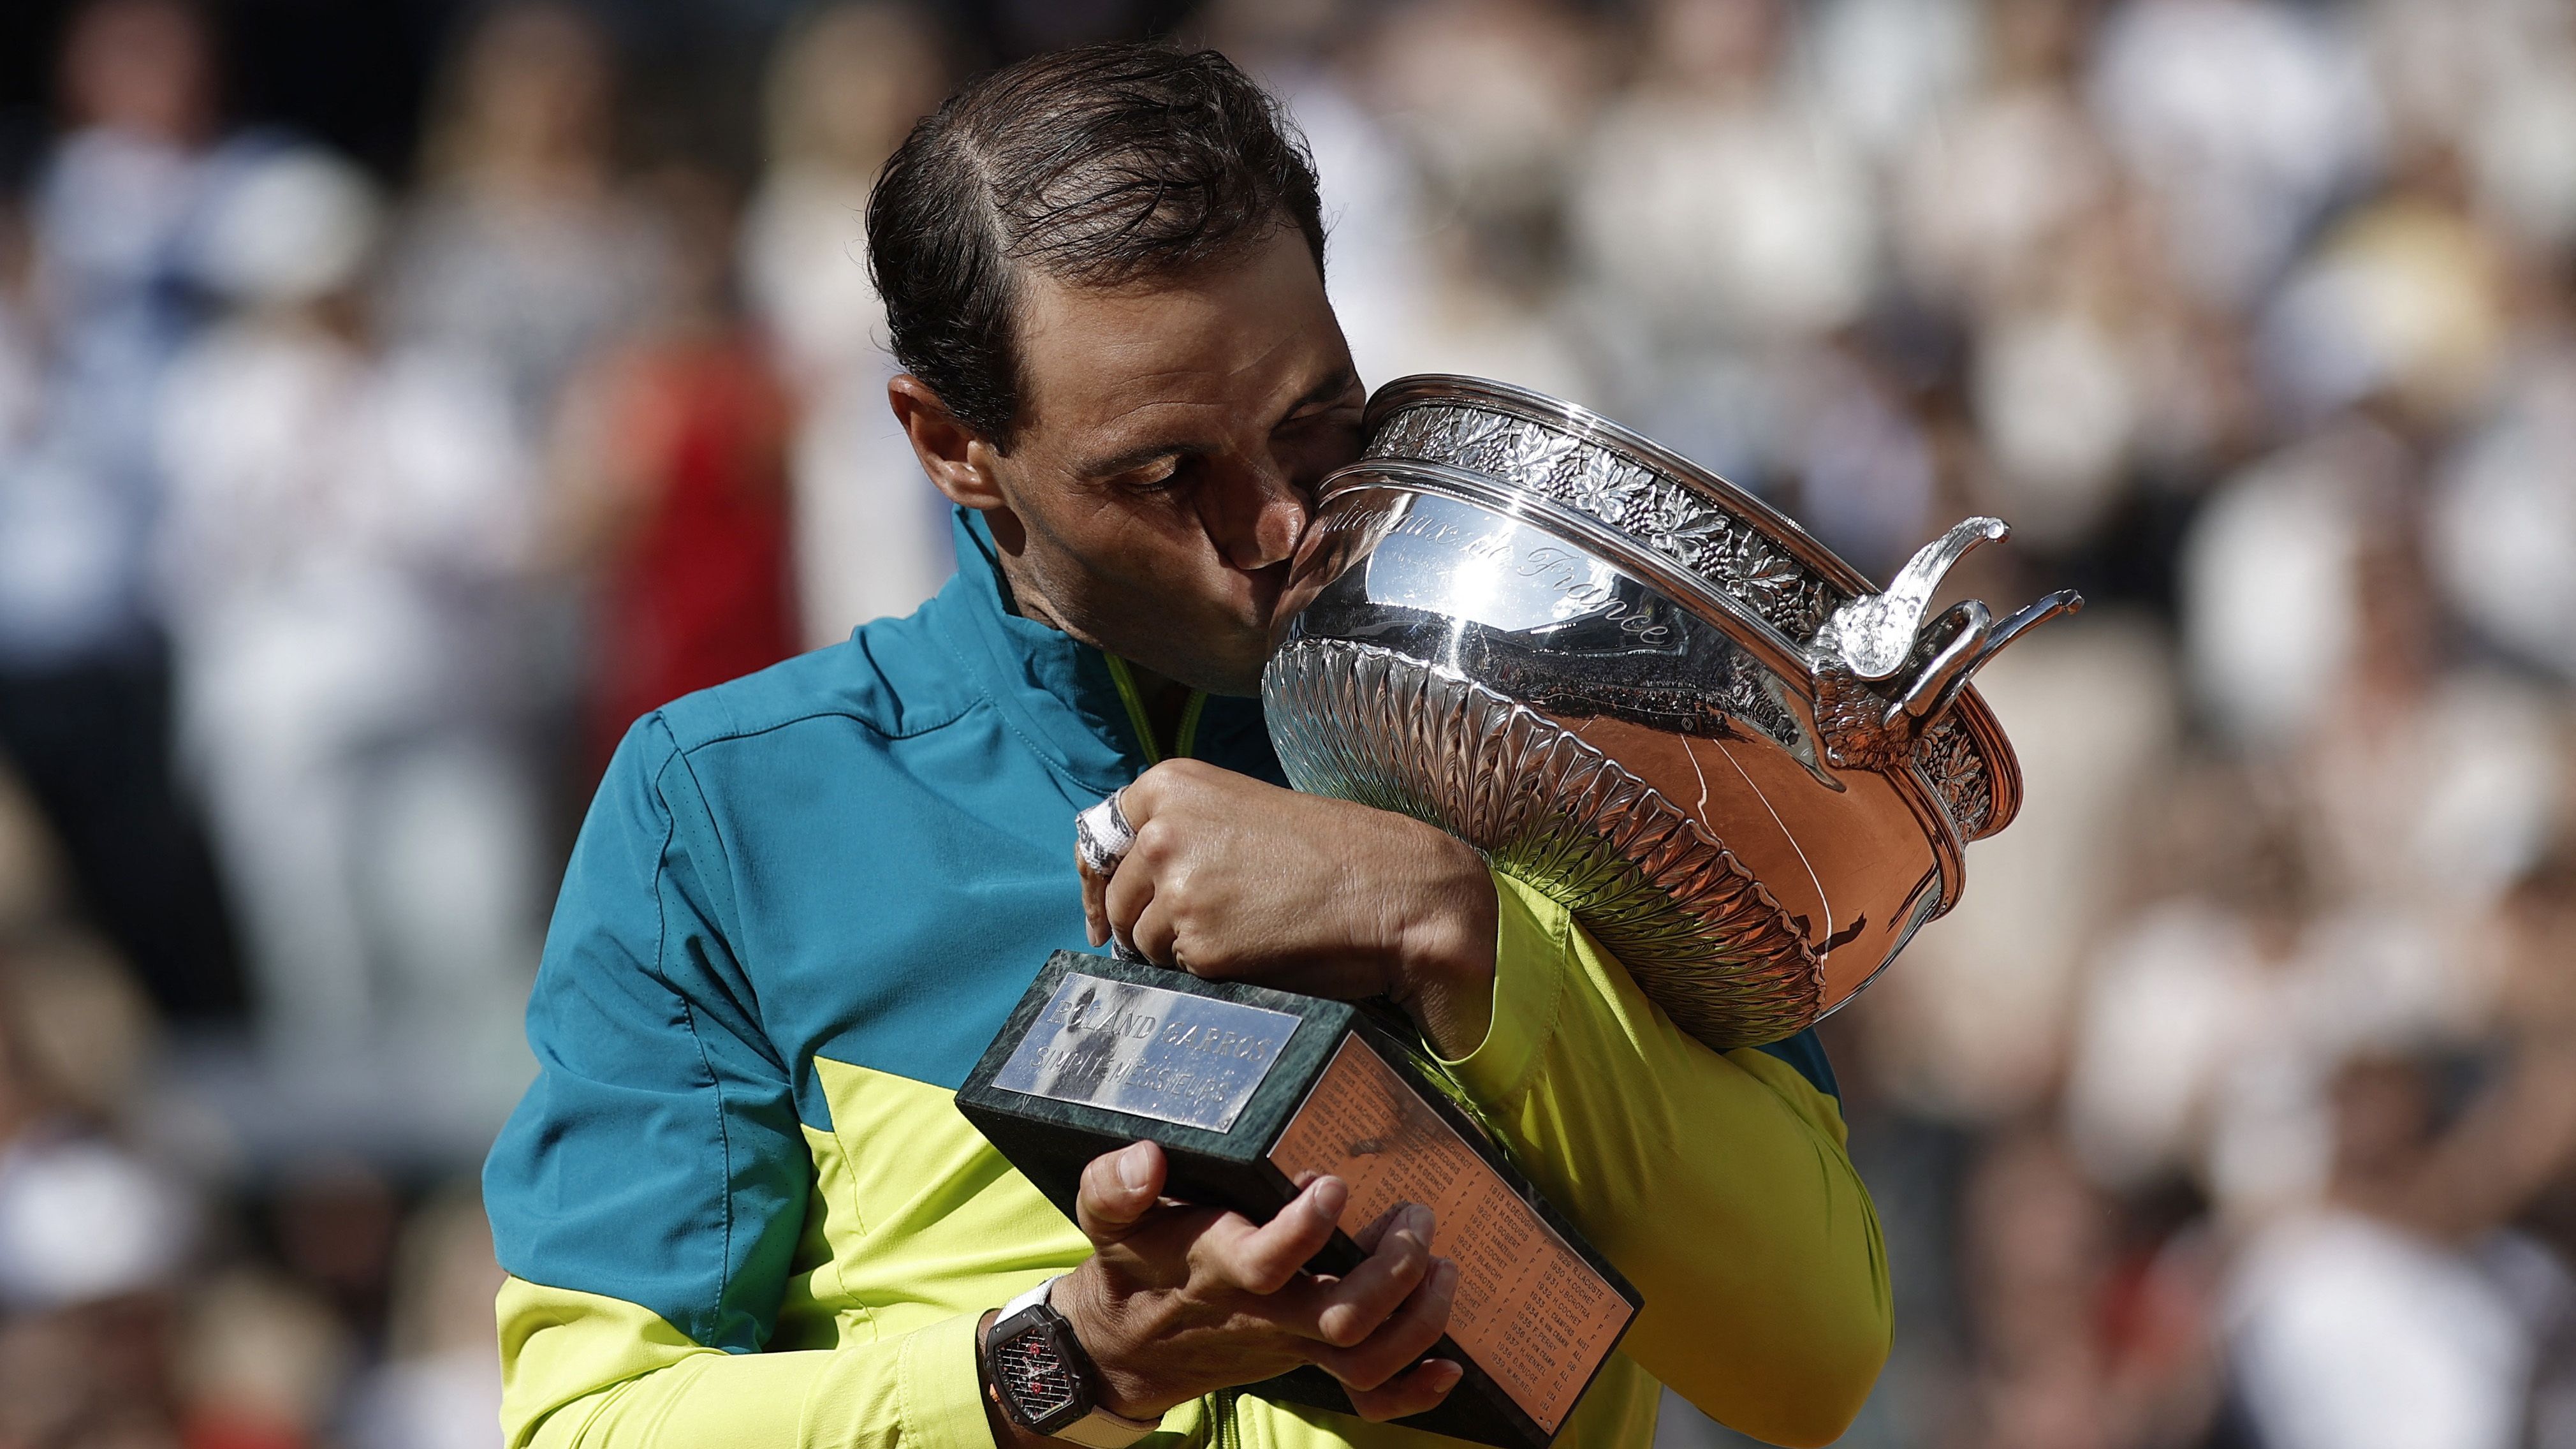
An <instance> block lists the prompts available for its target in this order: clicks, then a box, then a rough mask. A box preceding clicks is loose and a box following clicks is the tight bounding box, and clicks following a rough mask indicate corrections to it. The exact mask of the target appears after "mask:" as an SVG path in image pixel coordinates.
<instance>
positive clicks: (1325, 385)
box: [1075, 367, 1359, 478]
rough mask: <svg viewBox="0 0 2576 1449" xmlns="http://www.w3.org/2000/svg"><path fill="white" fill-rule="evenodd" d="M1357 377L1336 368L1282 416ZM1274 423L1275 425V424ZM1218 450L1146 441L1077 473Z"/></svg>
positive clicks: (1095, 473) (1100, 473) (1090, 474)
mask: <svg viewBox="0 0 2576 1449" xmlns="http://www.w3.org/2000/svg"><path fill="white" fill-rule="evenodd" d="M1358 381H1359V374H1358V373H1357V372H1354V371H1353V370H1351V369H1350V368H1347V367H1345V368H1339V369H1336V370H1335V371H1334V372H1333V374H1332V375H1331V376H1329V377H1327V378H1325V379H1324V380H1323V381H1322V382H1319V383H1317V384H1316V385H1315V386H1313V387H1311V388H1308V389H1307V390H1306V393H1305V395H1304V396H1302V397H1300V398H1298V399H1297V400H1296V401H1295V402H1293V403H1290V404H1289V405H1288V411H1287V412H1286V413H1285V414H1283V415H1282V416H1281V419H1280V420H1281V421H1282V422H1284V421H1286V420H1287V419H1288V418H1293V417H1295V416H1296V415H1297V414H1299V413H1301V412H1304V411H1305V410H1306V409H1308V408H1311V407H1313V406H1315V405H1316V404H1317V403H1322V402H1329V401H1331V400H1332V399H1334V398H1336V397H1339V396H1341V395H1342V394H1343V393H1345V392H1348V391H1349V390H1350V389H1351V387H1352V385H1353V384H1355V383H1357V382H1358ZM1273 426H1276V425H1275V424H1274V425H1273ZM1215 451H1216V447H1215V446H1214V445H1212V444H1208V443H1173V442H1152V443H1144V444H1140V445H1138V446H1136V447H1133V448H1129V449H1128V450H1126V451H1125V452H1123V453H1112V454H1111V455H1109V456H1108V457H1106V458H1102V459H1099V460H1097V461H1094V462H1089V463H1085V464H1084V465H1082V468H1081V470H1080V471H1079V472H1078V473H1077V474H1076V475H1075V476H1076V477H1082V478H1115V477H1117V476H1118V475H1119V474H1121V473H1132V472H1134V471H1135V470H1136V469H1138V468H1142V467H1144V466H1145V465H1146V464H1148V463H1159V462H1161V461H1162V460H1163V459H1165V458H1194V457H1200V456H1203V455H1205V454H1208V453H1213V452H1215Z"/></svg>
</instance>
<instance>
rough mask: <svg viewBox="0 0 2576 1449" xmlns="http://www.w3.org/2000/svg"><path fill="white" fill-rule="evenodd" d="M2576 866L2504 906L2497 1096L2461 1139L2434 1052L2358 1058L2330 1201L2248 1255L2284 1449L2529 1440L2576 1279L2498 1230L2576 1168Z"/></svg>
mask: <svg viewBox="0 0 2576 1449" xmlns="http://www.w3.org/2000/svg"><path fill="white" fill-rule="evenodd" d="M2571 929H2576V868H2571V866H2570V865H2569V863H2568V862H2567V861H2565V860H2563V859H2561V860H2558V861H2555V862H2552V863H2550V864H2547V865H2545V866H2543V867H2542V868H2541V869H2540V870H2539V871H2538V872H2537V873H2535V874H2534V875H2532V876H2530V877H2527V878H2526V880H2525V881H2524V883H2523V884H2522V885H2521V886H2520V887H2518V888H2517V890H2516V891H2515V892H2514V894H2513V895H2512V896H2511V897H2510V898H2509V899H2508V901H2507V903H2506V908H2505V914H2504V919H2503V935H2504V937H2505V949H2506V950H2507V952H2508V957H2509V959H2508V972H2509V975H2508V998H2507V999H2508V1003H2509V1005H2510V1008H2511V1010H2510V1014H2509V1015H2508V1016H2507V1017H2505V1018H2504V1031H2505V1051H2504V1054H2503V1056H2504V1060H2503V1062H2502V1064H2501V1071H2500V1073H2499V1079H2498V1080H2496V1081H2495V1082H2494V1083H2492V1084H2491V1085H2489V1086H2487V1087H2486V1088H2485V1089H2483V1090H2482V1091H2480V1092H2479V1093H2478V1094H2477V1096H2476V1097H2475V1098H2474V1099H2473V1100H2472V1101H2471V1102H2470V1103H2469V1104H2468V1105H2467V1106H2466V1107H2465V1108H2463V1109H2461V1110H2459V1111H2458V1112H2457V1114H2456V1120H2454V1121H2451V1122H2450V1123H2448V1124H2447V1125H2446V1124H2444V1122H2443V1121H2442V1118H2443V1116H2444V1115H2445V1114H2444V1113H2443V1111H2442V1108H2441V1103H2440V1089H2439V1085H2438V1081H2437V1078H2436V1077H2435V1076H2434V1075H2433V1073H2432V1071H2431V1064H2430V1063H2429V1062H2428V1061H2427V1060H2426V1059H2425V1058H2424V1057H2423V1056H2421V1055H2389V1054H2384V1053H2383V1054H2378V1055H2367V1054H2365V1055H2359V1056H2356V1057H2355V1058H2353V1059H2352V1060H2351V1061H2349V1062H2348V1063H2347V1064H2346V1065H2345V1066H2344V1067H2343V1068H2342V1070H2341V1071H2340V1072H2339V1074H2338V1075H2337V1077H2336V1080H2335V1085H2334V1092H2333V1098H2332V1100H2333V1113H2334V1116H2333V1120H2334V1138H2333V1142H2334V1170H2333V1177H2332V1179H2331V1183H2330V1186H2329V1189H2328V1192H2327V1194H2326V1196H2325V1198H2324V1200H2323V1201H2322V1202H2321V1203H2319V1204H2318V1205H2317V1206H2316V1207H2315V1208H2313V1209H2311V1210H2309V1211H2307V1212H2304V1213H2300V1214H2297V1215H2294V1216H2292V1217H2290V1218H2288V1219H2286V1220H2285V1221H2283V1222H2282V1223H2280V1224H2279V1225H2277V1226H2276V1227H2274V1228H2272V1229H2270V1230H2268V1231H2267V1232H2266V1233H2264V1234H2263V1235H2262V1236H2261V1237H2260V1238H2258V1239H2257V1240H2256V1241H2255V1242H2254V1243H2252V1244H2251V1245H2249V1247H2248V1248H2247V1250H2246V1253H2245V1256H2244V1258H2243V1260H2242V1262H2241V1263H2240V1265H2239V1267H2238V1269H2237V1281H2236V1282H2235V1284H2234V1285H2233V1286H2232V1288H2231V1289H2230V1292H2229V1300H2230V1301H2229V1307H2228V1333H2229V1339H2230V1353H2231V1356H2232V1358H2233V1360H2234V1363H2235V1365H2236V1367H2237V1370H2238V1373H2239V1383H2240V1386H2241V1391H2242V1394H2243V1397H2244V1401H2245V1405H2246V1408H2247V1411H2248V1414H2249V1417H2250V1418H2251V1419H2252V1421H2253V1423H2254V1425H2255V1427H2256V1429H2257V1431H2258V1432H2259V1433H2260V1434H2261V1435H2262V1439H2263V1442H2264V1443H2265V1444H2266V1445H2269V1446H2274V1449H2311V1446H2316V1449H2324V1446H2333V1449H2375V1446H2380V1445H2387V1446H2398V1445H2404V1446H2408V1449H2420V1446H2427V1445H2432V1446H2442V1445H2459V1446H2464V1449H2465V1446H2486V1445H2494V1446H2506V1445H2513V1444H2519V1443H2522V1442H2525V1439H2524V1435H2525V1417H2526V1416H2525V1408H2524V1405H2525V1400H2526V1395H2527V1392H2528V1388H2529V1383H2530V1379H2531V1377H2532V1376H2533V1373H2534V1370H2535V1367H2536V1363H2535V1359H2536V1355H2537V1351H2538V1349H2539V1347H2540V1344H2541V1341H2542V1339H2541V1333H2542V1330H2543V1329H2545V1328H2547V1327H2550V1326H2552V1324H2551V1320H2553V1319H2562V1320H2563V1319H2564V1318H2565V1317H2566V1315H2567V1313H2568V1311H2569V1309H2568V1304H2569V1302H2570V1300H2571V1299H2576V1280H2571V1279H2570V1277H2569V1275H2568V1270H2567V1268H2566V1267H2565V1266H2564V1265H2563V1264H2562V1263H2559V1262H2556V1261H2553V1260H2552V1259H2551V1257H2550V1256H2549V1255H2548V1254H2547V1252H2545V1251H2544V1250H2543V1249H2541V1248H2540V1247H2539V1246H2538V1245H2537V1244H2536V1243H2534V1242H2533V1241H2532V1240H2531V1239H2529V1238H2527V1237H2524V1236H2522V1235H2520V1234H2516V1233H2511V1232H2506V1231H2500V1230H2501V1229H2503V1228H2504V1227H2505V1225H2506V1224H2507V1223H2508V1222H2510V1221H2511V1219H2512V1218H2513V1217H2514V1215H2515V1214H2516V1213H2518V1212H2519V1211H2520V1210H2521V1209H2522V1208H2523V1207H2524V1206H2525V1205H2526V1204H2527V1203H2528V1202H2529V1200H2530V1199H2531V1197H2532V1195H2533V1194H2534V1193H2535V1192H2536V1191H2538V1190H2539V1188H2540V1187H2541V1186H2542V1185H2543V1184H2545V1183H2546V1182H2548V1181H2549V1180H2550V1179H2551V1178H2552V1177H2554V1176H2556V1175H2558V1174H2560V1173H2562V1172H2563V1171H2564V1170H2565V1169H2566V1168H2567V1166H2568V1165H2569V1162H2570V1160H2571V1157H2576V994H2571V990H2570V982H2569V977H2568V973H2567V970H2566V941H2567V932H2568V931H2569V930H2571Z"/></svg>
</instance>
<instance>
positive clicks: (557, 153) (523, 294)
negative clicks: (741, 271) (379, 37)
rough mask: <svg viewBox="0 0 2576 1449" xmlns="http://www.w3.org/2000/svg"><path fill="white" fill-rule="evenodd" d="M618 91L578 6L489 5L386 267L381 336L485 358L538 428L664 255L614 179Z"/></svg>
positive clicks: (456, 65)
mask: <svg viewBox="0 0 2576 1449" xmlns="http://www.w3.org/2000/svg"><path fill="white" fill-rule="evenodd" d="M613 89H614V78H613V73H612V70H611V62H610V57H609V54H608V51H607V42H606V40H605V39H604V38H603V37H602V36H601V35H600V34H599V32H598V30H597V28H596V27H595V26H594V25H593V24H592V23H591V22H590V21H589V20H588V19H586V18H584V15H583V12H581V11H579V10H576V9H574V8H572V7H570V6H568V5H561V4H551V3H544V0H538V3H523V4H510V5H506V6H503V7H501V8H499V9H496V10H494V11H492V12H490V13H489V14H488V15H487V16H485V17H484V18H483V19H482V20H481V21H480V22H479V23H477V24H476V25H475V27H474V29H473V31H472V32H471V33H470V34H469V35H468V36H467V37H466V38H465V41H464V43H463V44H462V46H460V47H459V49H458V51H457V53H456V55H455V57H454V59H453V61H452V63H451V69H450V71H449V73H448V75H447V76H446V77H445V79H444V82H443V87H442V91H441V94H440V97H439V100H438V110H437V113H436V114H435V115H434V116H433V118H432V119H431V121H430V123H429V135H428V143H427V146H426V148H425V150H424V154H423V168H422V169H423V172H424V175H425V185H424V187H423V190H422V193H421V196H420V198H419V200H418V201H417V202H416V203H415V204H414V206H413V208H412V214H411V215H410V217H409V218H408V219H407V220H406V222H405V223H404V227H403V234H402V236H401V238H400V241H399V244H398V246H397V248H396V251H395V254H394V259H393V264H392V268H391V272H390V275H389V276H388V278H387V282H388V286H389V292H388V296H389V299H390V315H389V317H388V324H387V331H388V335H389V336H390V337H391V338H392V339H393V340H395V341H397V342H400V343H405V344H424V345H430V346H438V347H445V348H452V349H456V350H458V351H462V352H466V353H470V354H473V355H476V356H479V357H482V358H484V359H487V360H488V361H489V362H490V363H491V364H492V365H493V366H495V367H497V368H499V369H500V372H501V376H502V382H503V385H504V387H505V388H506V390H507V394H508V396H509V397H510V399H511V401H512V404H513V406H514V409H515V411H516V414H517V417H518V421H519V425H520V428H521V431H522V433H523V434H524V435H525V436H527V437H529V438H531V439H533V438H535V437H537V436H539V435H540V434H541V433H542V432H543V431H544V429H545V428H546V426H547V425H548V424H549V422H550V421H551V419H552V409H553V406H554V400H555V392H556V389H558V388H559V387H561V386H562V385H563V383H564V381H565V379H566V378H567V377H568V376H569V375H570V374H571V372H572V369H573V368H574V367H575V366H576V365H577V364H579V362H580V361H581V359H582V358H583V356H584V355H586V354H587V353H588V352H589V351H590V350H591V349H592V348H595V347H598V346H600V345H602V344H603V343H605V342H607V341H609V340H611V339H612V338H613V337H614V336H615V334H616V333H618V332H619V331H620V330H622V329H623V328H625V327H627V326H630V325H632V323H633V321H634V319H635V318H636V317H637V316H638V315H639V313H640V311H641V310H642V307H643V305H644V303H645V301H646V299H647V298H649V297H650V296H652V294H653V291H654V289H655V287H656V285H657V283H658V280H659V278H658V272H659V270H660V268H661V266H662V263H663V257H662V250H661V247H660V245H659V243H658V239H657V238H656V237H655V236H654V235H653V232H652V230H651V228H650V226H649V225H647V224H646V222H645V220H644V218H643V217H641V216H640V215H638V214H637V213H636V211H635V210H634V208H633V207H632V206H630V205H629V204H628V203H627V202H626V200H625V199H624V198H623V197H622V196H621V194H620V193H619V191H618V189H617V186H616V176H615V171H614V165H613V162H614V155H615V141H616V137H615V134H614V119H613V112H612V109H611V97H612V92H613Z"/></svg>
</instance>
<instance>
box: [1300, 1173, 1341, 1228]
mask: <svg viewBox="0 0 2576 1449" xmlns="http://www.w3.org/2000/svg"><path fill="white" fill-rule="evenodd" d="M1306 1190H1307V1191H1308V1192H1310V1193H1313V1194H1314V1195H1315V1211H1317V1212H1320V1213H1322V1214H1323V1215H1324V1216H1326V1217H1328V1218H1331V1219H1332V1220H1333V1221H1335V1222H1340V1221H1341V1220H1342V1205H1343V1204H1344V1203H1347V1202H1349V1201H1350V1200H1351V1189H1350V1186H1349V1184H1347V1183H1345V1182H1343V1181H1342V1180H1341V1179H1340V1178H1338V1177H1319V1178H1316V1179H1315V1180H1314V1182H1313V1183H1311V1184H1310V1185H1308V1187H1307V1189H1306Z"/></svg>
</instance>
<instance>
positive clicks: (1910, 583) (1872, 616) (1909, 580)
mask: <svg viewBox="0 0 2576 1449" xmlns="http://www.w3.org/2000/svg"><path fill="white" fill-rule="evenodd" d="M2010 532H2012V530H2011V529H2010V528H2008V527H2006V526H2005V524H2004V521H2003V520H2002V519H2000V518H1969V519H1962V520H1961V521H1960V522H1958V523H1956V524H1954V525H1952V526H1951V529H1950V531H1949V532H1948V533H1945V534H1943V535H1941V536H1940V537H1939V538H1936V539H1934V540H1932V541H1931V542H1930V543H1927V544H1925V545H1923V547H1921V548H1919V549H1917V550H1915V552H1914V557H1912V558H1910V559H1908V560H1906V563H1905V567H1904V568H1903V569H1900V570H1899V571H1898V572H1897V575H1896V581H1895V582H1893V583H1891V584H1889V585H1888V586H1887V592H1885V593H1883V594H1864V595H1862V596H1861V597H1859V598H1857V599H1854V600H1852V601H1851V602H1850V603H1848V604H1845V605H1843V606H1842V607H1841V608H1839V609H1836V610H1835V611H1834V614H1833V617H1832V618H1830V619H1827V620H1826V621H1825V626H1824V627H1823V628H1822V629H1819V630H1817V631H1816V639H1815V643H1814V645H1813V646H1812V647H1813V651H1814V652H1815V653H1816V654H1818V655H1819V656H1821V658H1822V659H1823V661H1824V662H1829V663H1832V664H1835V665H1839V666H1840V667H1841V668H1843V669H1846V670H1849V671H1850V672H1851V673H1853V674H1856V675H1858V676H1860V677H1861V678H1863V679H1885V678H1887V677H1888V676H1889V675H1891V674H1894V673H1895V672H1896V671H1898V670H1900V669H1902V668H1904V667H1905V661H1906V660H1908V659H1910V658H1912V657H1914V646H1915V636H1916V635H1917V634H1919V633H1920V632H1921V631H1922V628H1923V611H1924V610H1925V609H1926V608H1928V607H1930V606H1931V603H1932V594H1933V591H1934V590H1936V589H1938V588H1940V587H1941V580H1942V578H1943V576H1945V575H1947V574H1948V573H1949V572H1950V568H1951V566H1952V565H1953V564H1956V563H1957V562H1958V561H1959V560H1960V559H1962V558H1965V557H1967V554H1968V550H1970V549H1972V548H1975V547H1976V546H1977V545H1978V544H1981V543H1989V542H1992V541H1993V540H1995V539H1998V538H2001V537H2003V536H2004V535H2005V534H2007V533H2010Z"/></svg>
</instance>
